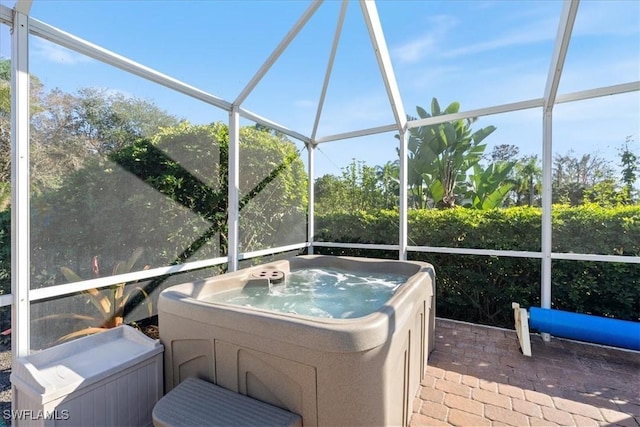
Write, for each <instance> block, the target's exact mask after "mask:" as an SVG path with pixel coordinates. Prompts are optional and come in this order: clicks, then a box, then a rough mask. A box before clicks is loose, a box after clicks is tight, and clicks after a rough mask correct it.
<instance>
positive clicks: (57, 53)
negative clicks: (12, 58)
mask: <svg viewBox="0 0 640 427" xmlns="http://www.w3.org/2000/svg"><path fill="white" fill-rule="evenodd" d="M31 51H32V52H33V54H34V55H36V56H37V57H39V58H42V59H44V60H45V61H49V62H55V63H58V64H66V65H76V64H82V63H87V62H91V61H93V59H91V58H89V57H88V56H84V55H81V54H79V53H76V52H74V51H72V50H69V49H67V48H65V47H62V46H59V45H57V44H54V43H50V42H48V41H45V40H42V39H38V38H34V39H33V45H32V50H31Z"/></svg>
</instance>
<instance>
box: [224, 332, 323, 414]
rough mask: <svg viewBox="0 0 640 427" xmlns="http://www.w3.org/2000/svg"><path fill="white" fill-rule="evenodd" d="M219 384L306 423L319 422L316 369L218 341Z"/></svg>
mask: <svg viewBox="0 0 640 427" xmlns="http://www.w3.org/2000/svg"><path fill="white" fill-rule="evenodd" d="M215 351H216V356H215V361H216V378H217V384H218V385H219V386H221V387H224V388H227V389H229V390H232V391H235V392H238V393H241V394H244V395H247V396H249V397H253V398H254V399H258V400H261V401H263V402H267V403H270V404H272V405H274V406H278V407H280V408H283V409H286V410H288V411H290V412H294V413H296V414H299V415H300V416H301V417H302V423H303V425H305V426H316V425H317V424H318V408H317V397H316V368H315V367H313V366H309V365H305V364H303V363H300V362H297V361H294V360H291V359H286V358H283V357H279V356H274V355H272V354H268V353H263V352H261V351H257V350H253V349H249V348H244V347H240V346H238V345H235V344H231V343H227V342H224V341H219V340H216V342H215Z"/></svg>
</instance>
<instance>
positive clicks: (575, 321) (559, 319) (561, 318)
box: [529, 307, 640, 350]
mask: <svg viewBox="0 0 640 427" xmlns="http://www.w3.org/2000/svg"><path fill="white" fill-rule="evenodd" d="M529 327H530V328H531V329H535V330H537V331H539V332H546V333H549V334H551V335H553V336H557V337H563V338H571V339H575V340H579V341H586V342H591V343H597V344H605V345H610V346H612V347H621V348H627V349H630V350H640V323H637V322H630V321H628V320H618V319H610V318H608V317H600V316H592V315H589V314H580V313H571V312H568V311H562V310H555V309H549V308H539V307H531V308H529Z"/></svg>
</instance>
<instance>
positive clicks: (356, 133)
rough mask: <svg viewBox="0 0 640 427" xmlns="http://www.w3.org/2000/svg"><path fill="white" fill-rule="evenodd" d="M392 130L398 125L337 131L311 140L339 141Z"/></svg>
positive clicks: (316, 141) (396, 128)
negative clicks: (343, 131)
mask: <svg viewBox="0 0 640 427" xmlns="http://www.w3.org/2000/svg"><path fill="white" fill-rule="evenodd" d="M393 131H396V132H398V125H396V124H392V125H386V126H378V127H375V128H369V129H362V130H356V131H353V132H345V133H339V134H336V135H329V136H323V137H321V138H317V139H316V140H314V141H313V142H314V143H316V144H323V143H325V142H331V141H340V140H343V139H349V138H359V137H361V136H367V135H377V134H379V133H385V132H393Z"/></svg>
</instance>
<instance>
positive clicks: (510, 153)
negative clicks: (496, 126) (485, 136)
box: [489, 144, 520, 162]
mask: <svg viewBox="0 0 640 427" xmlns="http://www.w3.org/2000/svg"><path fill="white" fill-rule="evenodd" d="M519 152H520V149H519V148H518V147H517V146H515V145H511V144H500V145H496V146H495V147H493V150H491V154H490V156H489V157H490V159H491V161H492V162H509V161H512V160H514V159H515V158H516V156H517V155H518V153H519Z"/></svg>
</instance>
